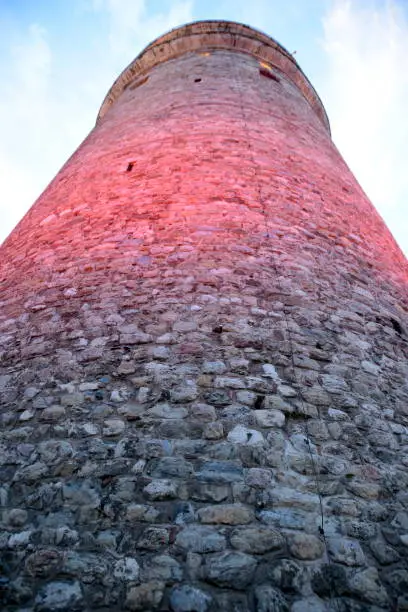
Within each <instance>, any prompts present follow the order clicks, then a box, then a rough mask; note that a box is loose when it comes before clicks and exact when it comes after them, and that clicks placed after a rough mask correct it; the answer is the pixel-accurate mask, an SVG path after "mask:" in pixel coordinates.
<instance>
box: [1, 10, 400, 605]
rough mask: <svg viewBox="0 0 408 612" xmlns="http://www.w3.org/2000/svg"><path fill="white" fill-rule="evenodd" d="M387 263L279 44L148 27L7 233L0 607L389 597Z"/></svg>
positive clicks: (394, 256) (395, 440) (248, 34)
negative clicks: (139, 47)
mask: <svg viewBox="0 0 408 612" xmlns="http://www.w3.org/2000/svg"><path fill="white" fill-rule="evenodd" d="M407 279H408V265H407V261H406V259H405V258H404V256H403V254H402V253H401V251H400V250H399V248H398V246H397V245H396V243H395V241H394V240H393V238H392V236H391V234H390V232H389V231H388V229H387V228H386V227H385V225H384V223H383V221H382V219H381V218H380V216H379V215H378V214H377V213H376V211H375V210H374V208H373V207H372V205H371V204H370V202H369V201H368V199H367V197H366V196H365V194H364V193H363V192H362V190H361V188H360V187H359V185H358V184H357V182H356V180H355V179H354V177H353V176H352V174H351V173H350V170H349V169H348V167H347V166H346V164H345V163H344V161H343V160H342V158H341V157H340V155H339V153H338V151H337V149H336V148H335V147H334V145H333V143H332V141H331V138H330V131H329V126H328V121H327V117H326V114H325V111H324V108H323V106H322V105H321V102H320V100H319V98H318V96H317V94H316V92H315V91H314V89H313V87H312V85H311V84H310V83H309V82H308V80H307V79H306V77H305V76H304V75H303V73H302V71H301V70H300V68H299V67H298V65H297V64H296V62H295V61H294V59H293V57H292V56H291V55H290V54H288V53H287V52H286V51H285V50H284V48H283V47H281V46H280V45H278V44H277V43H276V42H275V41H273V40H272V39H270V38H269V37H267V36H266V35H264V34H262V33H260V32H256V31H255V30H253V29H252V28H249V27H248V26H243V25H241V24H235V23H230V22H224V21H222V22H214V21H208V22H207V21H206V22H199V23H195V24H188V25H187V26H183V27H181V28H178V29H176V30H172V31H171V32H169V33H168V34H165V35H164V36H162V37H160V38H159V39H157V40H156V41H154V42H153V43H151V45H149V46H148V47H147V48H146V49H145V50H144V51H143V52H142V53H141V54H140V55H139V56H138V57H137V58H136V60H135V61H134V62H132V64H130V66H129V67H128V68H127V69H126V70H125V71H124V72H123V73H122V75H121V76H120V77H119V78H118V80H117V81H116V82H115V84H114V85H113V87H112V88H111V90H110V92H109V93H108V95H107V97H106V99H105V101H104V103H103V105H102V107H101V111H100V113H99V115H98V120H97V124H96V126H95V128H94V129H93V130H92V131H91V133H90V134H89V136H88V137H87V138H86V139H85V141H84V142H83V143H82V144H81V145H80V147H79V148H78V150H77V151H76V152H75V153H74V154H73V156H72V157H71V158H70V159H69V160H68V162H67V163H66V164H65V166H64V167H63V168H62V169H61V171H60V172H59V173H58V175H57V176H56V177H55V179H54V180H53V181H52V182H51V184H50V185H49V187H48V188H47V189H46V190H45V192H44V193H43V194H42V196H41V197H40V198H39V199H38V200H37V202H36V203H35V204H34V205H33V207H32V208H31V210H30V211H29V212H28V213H27V215H26V216H25V217H24V218H23V219H22V221H21V222H20V223H19V225H18V226H17V227H16V228H15V230H14V231H13V232H12V233H11V235H10V236H9V237H8V239H7V240H6V242H5V243H4V244H3V246H2V247H1V251H0V280H1V295H0V300H1V313H0V356H1V374H0V402H1V404H0V406H1V409H0V410H1V411H0V415H1V424H2V427H1V431H0V442H1V446H0V462H1V469H0V479H1V480H0V506H1V507H0V520H1V522H0V527H1V533H0V552H1V563H2V566H1V569H2V574H3V578H2V582H1V585H0V586H1V588H2V589H3V590H2V594H1V596H2V597H3V603H2V605H3V608H2V609H4V610H7V611H9V612H13V611H16V610H24V609H26V610H34V611H35V612H47V611H50V612H51V611H54V610H66V611H67V612H68V611H70V612H71V611H74V610H78V611H80V610H104V611H107V610H110V611H111V610H112V611H115V610H117V611H119V610H123V609H129V610H155V609H157V610H173V612H193V611H195V612H197V611H199V612H213V611H214V612H215V611H219V610H223V611H224V612H227V611H231V612H232V611H233V610H239V611H240V612H245V611H249V612H255V611H260V612H268V611H270V610H274V611H278V612H286V611H287V610H290V611H291V612H303V611H305V610H314V611H317V612H332V611H333V612H338V611H340V610H341V611H342V612H347V611H349V610H352V611H353V612H354V611H358V612H362V611H363V610H364V611H365V610H370V612H378V610H388V611H390V612H391V610H394V609H405V608H404V606H405V607H406V606H407V599H406V584H407V582H408V570H407V550H408V512H407V508H408V498H407V493H406V490H407V486H408V478H407V471H406V469H407V466H408V409H407V406H408V367H407V357H408V339H407V333H408V314H407V313H408V301H407Z"/></svg>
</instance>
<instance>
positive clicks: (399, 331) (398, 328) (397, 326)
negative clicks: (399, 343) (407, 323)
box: [391, 319, 402, 335]
mask: <svg viewBox="0 0 408 612" xmlns="http://www.w3.org/2000/svg"><path fill="white" fill-rule="evenodd" d="M391 325H392V326H393V328H394V330H395V331H396V332H397V334H400V335H401V334H402V327H401V325H400V324H399V322H398V321H397V320H396V319H391Z"/></svg>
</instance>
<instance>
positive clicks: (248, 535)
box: [231, 527, 285, 554]
mask: <svg viewBox="0 0 408 612" xmlns="http://www.w3.org/2000/svg"><path fill="white" fill-rule="evenodd" d="M231 544H232V546H233V547H234V548H237V549H238V550H241V551H243V552H247V553H252V554H263V553H265V552H268V551H270V550H278V549H280V548H282V547H283V546H284V544H285V540H284V537H283V536H282V534H281V533H279V531H277V530H275V529H269V528H266V527H246V528H241V529H235V530H234V531H233V532H232V534H231Z"/></svg>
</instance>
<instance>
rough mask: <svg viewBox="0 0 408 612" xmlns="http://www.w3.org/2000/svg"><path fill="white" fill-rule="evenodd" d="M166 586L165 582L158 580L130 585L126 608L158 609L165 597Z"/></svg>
mask: <svg viewBox="0 0 408 612" xmlns="http://www.w3.org/2000/svg"><path fill="white" fill-rule="evenodd" d="M164 587H165V584H164V582H159V581H157V580H152V581H151V582H145V583H144V584H141V585H140V586H132V587H130V588H129V590H128V591H127V595H126V601H125V607H126V609H128V610H156V609H157V608H158V606H159V605H160V602H161V600H162V599H163V591H164Z"/></svg>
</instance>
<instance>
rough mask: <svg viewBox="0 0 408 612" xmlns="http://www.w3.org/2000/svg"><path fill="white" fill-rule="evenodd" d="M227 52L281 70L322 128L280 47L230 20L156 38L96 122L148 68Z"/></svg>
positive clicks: (319, 106) (305, 85)
mask: <svg viewBox="0 0 408 612" xmlns="http://www.w3.org/2000/svg"><path fill="white" fill-rule="evenodd" d="M210 49H228V50H234V51H237V52H240V53H247V54H249V55H252V56H253V57H255V58H256V59H258V60H259V61H263V62H267V63H268V64H270V65H271V66H273V67H275V68H277V69H278V70H279V71H281V72H282V73H283V74H284V75H286V77H287V78H288V79H290V80H291V81H292V82H293V83H294V84H295V85H296V86H297V87H298V89H299V90H300V91H301V92H302V94H303V96H304V97H305V98H306V100H307V101H308V102H309V104H310V105H311V107H312V108H313V110H314V112H315V113H316V115H317V116H318V117H319V119H320V120H321V122H322V123H323V125H324V126H325V128H326V129H327V130H328V131H329V132H330V125H329V120H328V117H327V114H326V111H325V108H324V106H323V103H322V101H321V100H320V98H319V96H318V94H317V92H316V90H315V89H314V87H313V85H312V84H311V83H310V81H309V79H308V78H307V77H306V75H305V74H304V72H303V71H302V69H301V68H300V66H299V65H298V63H297V62H296V61H295V59H294V57H293V55H291V54H290V53H289V52H288V51H287V50H286V49H285V48H284V47H283V46H282V45H280V44H279V43H278V42H277V41H276V40H274V39H273V38H271V37H270V36H267V35H266V34H264V33H263V32H260V31H258V30H255V29H254V28H252V27H249V26H247V25H244V24H242V23H236V22H232V21H218V20H209V21H195V22H193V23H189V24H186V25H183V26H181V27H178V28H175V29H173V30H171V31H170V32H168V33H167V34H165V35H164V36H160V37H159V38H156V39H155V40H154V41H153V42H151V43H150V44H149V45H148V46H147V47H145V49H144V50H143V51H142V52H141V53H140V54H139V55H138V56H137V57H136V58H135V59H134V60H133V61H132V62H131V63H130V64H129V66H127V68H125V70H123V72H122V73H121V74H120V75H119V77H118V78H117V79H116V81H115V82H114V83H113V85H112V87H111V88H110V90H109V91H108V93H107V95H106V97H105V99H104V101H103V103H102V106H101V108H100V110H99V113H98V118H97V122H98V121H99V120H100V119H102V117H103V116H104V115H105V114H106V113H107V111H108V110H109V109H110V107H111V106H112V105H113V104H114V103H115V102H116V100H117V99H118V98H119V96H120V95H121V94H122V93H123V91H124V90H125V89H126V87H127V86H128V85H129V83H130V82H132V81H134V80H135V79H136V78H138V77H141V76H143V75H146V74H147V73H148V72H149V71H150V70H151V69H152V68H154V67H155V66H158V65H159V64H162V63H164V62H166V61H169V60H171V59H174V58H176V57H179V56H181V55H184V54H185V53H189V52H194V51H200V50H210Z"/></svg>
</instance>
